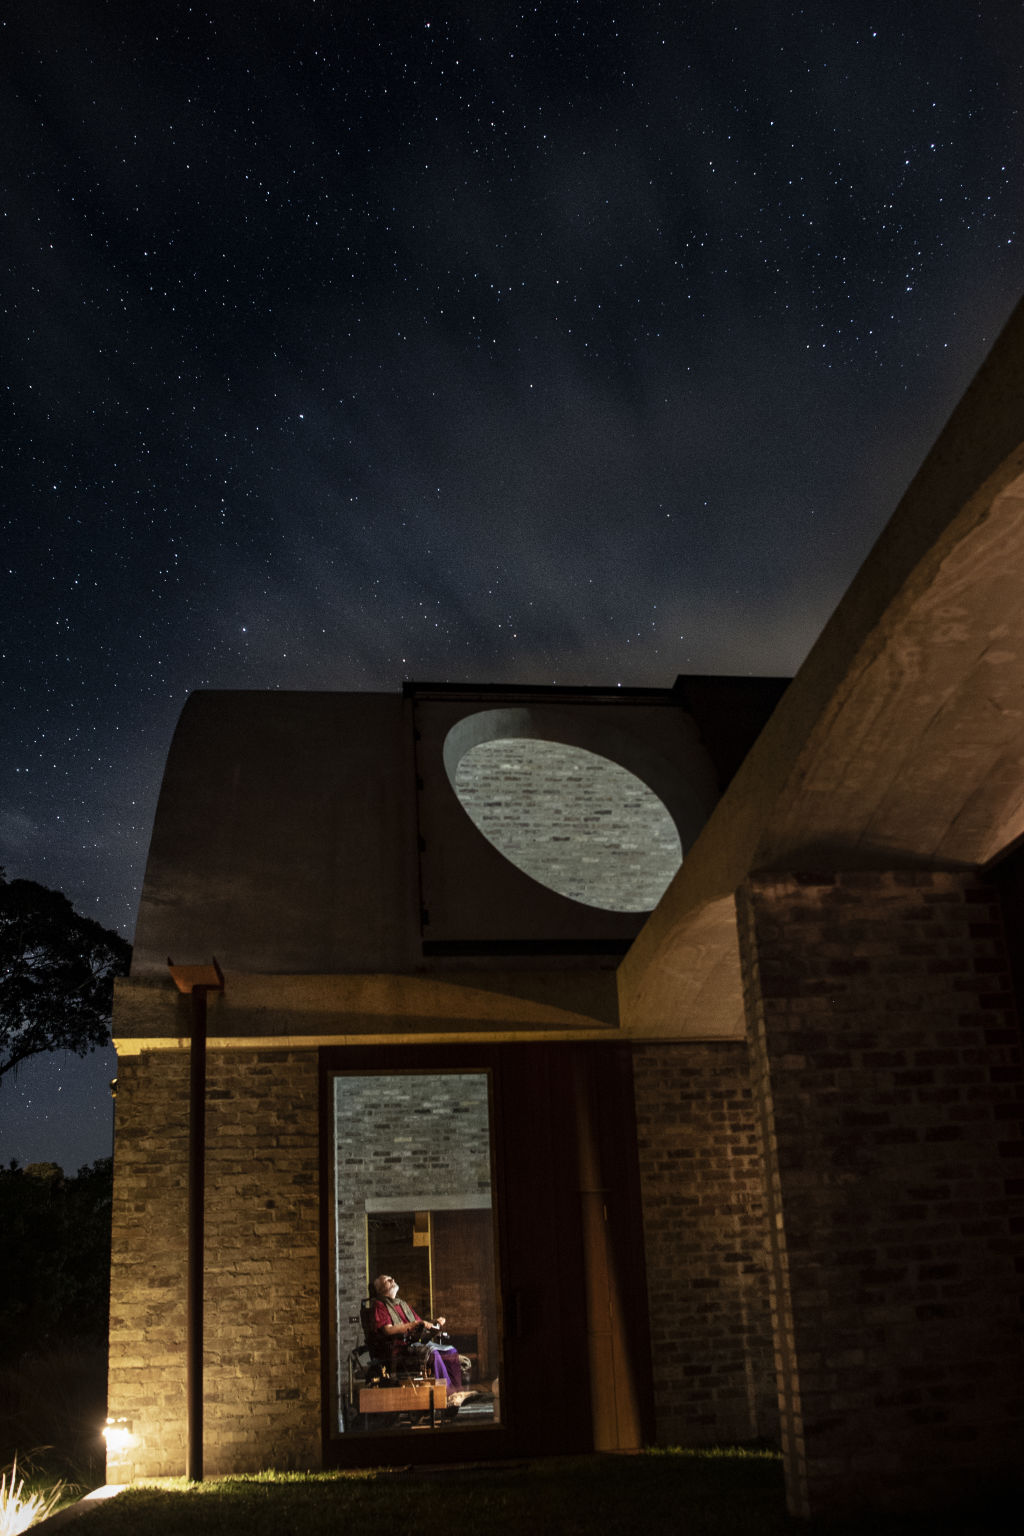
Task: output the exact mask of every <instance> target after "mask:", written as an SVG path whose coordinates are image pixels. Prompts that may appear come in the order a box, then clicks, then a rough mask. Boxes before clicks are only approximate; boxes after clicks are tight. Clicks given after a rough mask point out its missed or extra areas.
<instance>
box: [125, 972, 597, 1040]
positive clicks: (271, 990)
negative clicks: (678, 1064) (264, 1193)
mask: <svg viewBox="0 0 1024 1536" xmlns="http://www.w3.org/2000/svg"><path fill="white" fill-rule="evenodd" d="M114 1018H115V1024H114V1035H115V1040H114V1043H115V1045H116V1047H117V1050H118V1052H119V1054H122V1055H124V1054H127V1055H133V1054H137V1053H138V1052H139V1051H142V1050H153V1049H160V1048H176V1047H179V1046H184V1045H187V1043H188V1037H189V1028H190V1016H189V1012H188V999H187V998H183V997H180V996H179V994H178V993H177V992H176V991H175V989H174V987H173V985H172V983H171V981H170V978H169V977H168V978H167V979H166V980H164V979H160V980H155V979H153V978H149V977H146V978H142V979H137V978H131V977H121V978H119V979H118V980H117V982H116V983H115V1013H114ZM207 1028H208V1044H209V1045H210V1047H211V1048H212V1049H216V1048H218V1047H234V1048H236V1049H237V1048H253V1049H260V1048H262V1049H264V1050H266V1049H268V1048H270V1049H272V1048H275V1047H276V1048H282V1049H283V1048H289V1049H291V1048H309V1047H319V1046H325V1045H347V1044H361V1045H370V1044H388V1045H398V1044H402V1043H417V1044H421V1045H422V1044H431V1043H434V1042H440V1041H446V1040H451V1039H453V1038H456V1039H459V1040H462V1041H465V1042H467V1043H468V1042H470V1041H477V1040H479V1041H487V1042H490V1043H495V1042H508V1041H518V1040H537V1039H546V1040H550V1039H586V1038H594V1039H607V1038H608V1037H609V1035H612V1034H614V1033H616V1032H617V1029H618V1000H617V991H616V981H615V973H614V971H611V970H606V971H572V972H565V973H562V972H546V971H518V972H487V971H476V972H472V973H453V972H449V973H446V974H444V975H438V974H430V975H404V974H379V975H350V974H331V975H318V976H313V975H272V974H262V973H253V972H243V971H231V970H228V971H227V972H226V974H225V985H224V991H223V992H222V993H211V995H210V998H209V1002H208V1024H207Z"/></svg>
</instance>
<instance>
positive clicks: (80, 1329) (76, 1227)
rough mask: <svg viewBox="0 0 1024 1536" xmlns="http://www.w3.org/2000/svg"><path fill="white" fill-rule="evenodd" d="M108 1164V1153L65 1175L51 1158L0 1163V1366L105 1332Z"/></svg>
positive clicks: (97, 1338) (95, 1338)
mask: <svg viewBox="0 0 1024 1536" xmlns="http://www.w3.org/2000/svg"><path fill="white" fill-rule="evenodd" d="M112 1170H113V1161H112V1159H111V1158H109V1157H105V1158H101V1159H100V1160H99V1161H98V1162H96V1163H92V1164H89V1165H87V1166H86V1167H83V1168H80V1169H79V1170H78V1173H77V1174H76V1175H75V1177H73V1178H65V1176H64V1174H63V1172H62V1171H61V1169H60V1168H58V1167H57V1165H56V1164H55V1163H33V1164H32V1165H31V1166H29V1167H28V1168H19V1167H18V1165H17V1164H16V1163H15V1164H11V1166H10V1167H9V1168H4V1169H0V1365H3V1366H6V1365H10V1364H13V1363H15V1362H16V1361H17V1360H18V1359H19V1358H20V1357H21V1356H22V1355H23V1354H25V1353H26V1352H28V1351H38V1350H41V1349H47V1348H52V1347H56V1346H58V1345H62V1344H67V1343H71V1342H78V1343H81V1342H87V1341H95V1342H97V1343H102V1342H103V1340H104V1339H105V1338H106V1332H107V1307H108V1296H109V1290H110V1207H111V1192H112Z"/></svg>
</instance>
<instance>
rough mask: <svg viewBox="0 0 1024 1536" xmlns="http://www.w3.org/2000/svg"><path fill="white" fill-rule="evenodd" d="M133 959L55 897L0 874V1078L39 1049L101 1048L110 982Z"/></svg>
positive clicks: (122, 943)
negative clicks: (99, 1046)
mask: <svg viewBox="0 0 1024 1536" xmlns="http://www.w3.org/2000/svg"><path fill="white" fill-rule="evenodd" d="M131 953H132V951H131V945H130V944H129V943H128V942H127V940H126V939H122V937H121V935H120V934H119V933H115V932H114V931H113V930H112V929H110V928H103V927H101V925H100V924H99V923H97V922H95V921H94V920H93V919H92V918H91V917H82V916H81V914H80V913H78V912H76V911H75V909H74V907H73V906H72V905H71V903H70V901H68V899H67V897H66V896H63V895H62V894H61V893H60V891H51V890H49V889H48V888H47V887H46V886H45V885H37V884H36V883H35V881H34V880H7V878H6V877H5V875H4V872H3V870H2V869H0V1078H2V1077H3V1076H4V1074H5V1073H6V1072H10V1071H11V1070H12V1069H14V1068H16V1067H18V1066H19V1065H20V1063H21V1062H23V1061H25V1060H26V1059H27V1058H28V1057H30V1056H36V1055H39V1054H40V1053H41V1052H43V1051H73V1052H74V1053H75V1055H77V1056H85V1055H87V1054H88V1052H89V1051H92V1050H95V1048H96V1047H97V1046H98V1045H106V1044H107V1043H108V1041H109V1039H110V1008H111V1000H112V997H113V989H114V977H115V976H123V975H125V974H126V972H127V970H128V962H129V960H130V959H131Z"/></svg>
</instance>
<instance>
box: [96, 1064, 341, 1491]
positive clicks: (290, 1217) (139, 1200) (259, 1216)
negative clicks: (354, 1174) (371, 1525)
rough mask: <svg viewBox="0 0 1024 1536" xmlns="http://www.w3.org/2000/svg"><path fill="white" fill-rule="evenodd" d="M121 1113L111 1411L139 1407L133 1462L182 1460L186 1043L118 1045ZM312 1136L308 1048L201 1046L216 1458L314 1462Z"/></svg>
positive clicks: (316, 1377) (208, 1366) (256, 1463)
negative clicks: (182, 1048) (135, 1048)
mask: <svg viewBox="0 0 1024 1536" xmlns="http://www.w3.org/2000/svg"><path fill="white" fill-rule="evenodd" d="M117 1115H118V1125H117V1150H116V1154H115V1182H114V1246H113V1252H114V1258H113V1265H112V1276H111V1356H110V1387H109V1412H110V1414H111V1415H112V1416H124V1417H127V1418H129V1419H131V1420H132V1422H133V1428H134V1436H135V1441H136V1443H135V1445H134V1446H133V1448H132V1449H131V1450H130V1451H129V1452H128V1453H127V1454H128V1456H129V1457H130V1463H129V1464H128V1469H129V1470H130V1475H132V1476H135V1477H151V1476H167V1475H178V1474H180V1473H181V1472H182V1471H183V1470H184V1459H185V1428H186V1426H185V1285H186V1257H187V1256H186V1240H187V1190H186V1178H187V1160H188V1053H187V1052H181V1053H179V1052H171V1051H159V1052H152V1053H143V1054H142V1055H140V1056H138V1057H126V1058H125V1060H124V1061H123V1062H122V1063H121V1064H120V1067H119V1072H118V1099H117ZM317 1149H318V1104H317V1054H316V1052H315V1051H273V1050H268V1051H211V1052H210V1055H209V1058H208V1077H207V1174H206V1284H205V1382H204V1401H205V1436H204V1441H205V1470H206V1471H208V1472H209V1473H210V1474H216V1473H217V1472H222V1471H233V1472H239V1471H255V1470H258V1469H259V1468H261V1467H266V1466H275V1467H315V1466H318V1465H319V1462H320V1455H321V1437H320V1382H321V1378H320V1333H319V1305H320V1302H319V1290H320V1274H319V1263H320V1260H319V1242H320V1231H319V1205H318V1200H319V1192H318V1177H319V1175H318V1150H317ZM114 1470H115V1469H114V1468H111V1469H110V1473H111V1474H112V1473H113V1472H114ZM119 1475H120V1474H119ZM114 1480H117V1478H115V1479H114Z"/></svg>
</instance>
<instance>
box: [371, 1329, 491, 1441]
mask: <svg viewBox="0 0 1024 1536" xmlns="http://www.w3.org/2000/svg"><path fill="white" fill-rule="evenodd" d="M359 1322H360V1325H361V1328H362V1335H363V1338H362V1343H360V1344H357V1345H356V1346H355V1348H354V1349H352V1350H351V1351H350V1352H349V1357H348V1391H347V1393H343V1394H342V1402H341V1417H342V1427H343V1429H344V1430H346V1431H348V1430H363V1431H365V1430H370V1429H405V1428H417V1429H418V1428H427V1427H429V1428H430V1429H437V1428H438V1427H439V1426H440V1425H442V1424H450V1423H452V1422H453V1421H454V1420H455V1419H456V1418H457V1417H458V1413H459V1405H458V1404H457V1403H449V1402H448V1394H447V1388H446V1385H445V1383H444V1382H443V1381H439V1380H437V1379H436V1378H435V1377H434V1374H433V1371H432V1370H431V1369H430V1364H431V1361H430V1354H431V1351H430V1348H429V1345H428V1343H427V1342H426V1340H425V1339H424V1338H423V1337H421V1336H420V1337H416V1338H413V1339H410V1340H409V1342H408V1343H405V1342H403V1343H402V1344H400V1345H398V1346H397V1347H396V1348H385V1347H384V1345H383V1344H382V1341H381V1339H380V1336H379V1335H378V1334H376V1333H375V1332H374V1329H373V1300H372V1299H367V1300H364V1301H363V1302H361V1304H360V1307H359ZM432 1341H433V1342H434V1343H446V1344H450V1343H451V1339H450V1337H449V1335H448V1334H446V1333H441V1334H434V1335H432ZM459 1363H460V1366H461V1368H462V1380H463V1385H464V1386H465V1385H466V1384H467V1383H468V1379H469V1373H470V1369H471V1364H470V1361H469V1359H468V1358H467V1357H466V1356H465V1355H460V1356H459Z"/></svg>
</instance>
